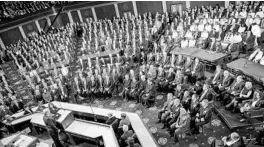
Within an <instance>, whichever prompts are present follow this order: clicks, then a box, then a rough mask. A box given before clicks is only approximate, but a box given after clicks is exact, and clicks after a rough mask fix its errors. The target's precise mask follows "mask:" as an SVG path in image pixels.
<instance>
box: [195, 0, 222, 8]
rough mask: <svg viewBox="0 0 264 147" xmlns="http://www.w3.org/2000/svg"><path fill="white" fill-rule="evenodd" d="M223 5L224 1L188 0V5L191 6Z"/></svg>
mask: <svg viewBox="0 0 264 147" xmlns="http://www.w3.org/2000/svg"><path fill="white" fill-rule="evenodd" d="M217 4H218V5H219V6H225V2H224V1H190V6H191V8H193V7H195V6H198V7H201V6H202V5H204V6H213V7H214V6H216V5H217Z"/></svg>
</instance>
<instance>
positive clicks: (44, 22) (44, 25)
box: [38, 18, 49, 31]
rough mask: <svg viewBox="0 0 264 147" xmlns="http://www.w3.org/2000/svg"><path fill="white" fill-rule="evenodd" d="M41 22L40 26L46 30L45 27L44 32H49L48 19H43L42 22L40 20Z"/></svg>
mask: <svg viewBox="0 0 264 147" xmlns="http://www.w3.org/2000/svg"><path fill="white" fill-rule="evenodd" d="M38 22H39V26H40V28H41V29H42V30H44V27H45V30H44V31H47V29H48V28H49V24H48V22H47V19H46V18H42V19H40V20H38Z"/></svg>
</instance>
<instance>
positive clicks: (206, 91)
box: [199, 84, 214, 102]
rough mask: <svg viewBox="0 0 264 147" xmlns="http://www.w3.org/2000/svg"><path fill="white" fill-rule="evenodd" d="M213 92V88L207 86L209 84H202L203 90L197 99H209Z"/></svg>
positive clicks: (211, 97)
mask: <svg viewBox="0 0 264 147" xmlns="http://www.w3.org/2000/svg"><path fill="white" fill-rule="evenodd" d="M213 96H214V93H213V90H212V89H211V88H210V87H209V85H207V84H204V85H203V92H202V93H201V95H200V98H199V101H200V102H202V101H203V100H204V99H207V100H208V101H211V100H212V99H213Z"/></svg>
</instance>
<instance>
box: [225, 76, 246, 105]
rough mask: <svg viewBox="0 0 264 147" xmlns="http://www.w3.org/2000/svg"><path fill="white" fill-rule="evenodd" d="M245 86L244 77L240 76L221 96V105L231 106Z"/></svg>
mask: <svg viewBox="0 0 264 147" xmlns="http://www.w3.org/2000/svg"><path fill="white" fill-rule="evenodd" d="M244 84H245V83H244V81H243V77H242V76H238V77H237V78H236V80H234V82H233V83H232V84H231V85H230V86H229V87H227V88H226V90H225V91H224V92H222V93H221V94H220V101H221V103H222V104H223V105H226V104H229V103H230V102H231V100H232V97H236V96H238V95H239V94H240V92H241V90H242V89H243V87H244Z"/></svg>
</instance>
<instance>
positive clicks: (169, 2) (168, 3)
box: [166, 1, 186, 13]
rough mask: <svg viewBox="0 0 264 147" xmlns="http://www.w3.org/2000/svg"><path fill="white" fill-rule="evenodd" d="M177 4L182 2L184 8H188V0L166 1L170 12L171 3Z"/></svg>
mask: <svg viewBox="0 0 264 147" xmlns="http://www.w3.org/2000/svg"><path fill="white" fill-rule="evenodd" d="M177 4H182V8H183V10H185V8H186V2H185V1H166V5H167V11H168V13H169V12H171V5H177Z"/></svg>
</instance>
